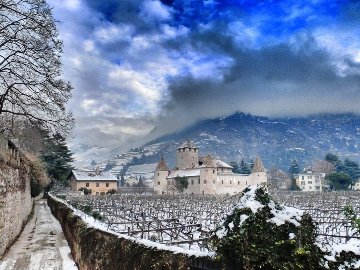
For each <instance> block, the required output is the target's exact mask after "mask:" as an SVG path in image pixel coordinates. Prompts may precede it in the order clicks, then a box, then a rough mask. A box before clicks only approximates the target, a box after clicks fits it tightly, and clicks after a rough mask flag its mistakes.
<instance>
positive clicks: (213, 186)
mask: <svg viewBox="0 0 360 270" xmlns="http://www.w3.org/2000/svg"><path fill="white" fill-rule="evenodd" d="M181 178H182V179H186V180H187V183H188V186H187V188H185V189H184V190H183V193H185V194H234V193H238V192H241V191H243V190H244V189H245V187H247V186H248V185H254V184H260V183H266V182H267V176H266V172H265V169H264V167H263V165H262V162H261V160H260V158H257V159H256V161H255V163H254V167H253V171H252V173H251V174H235V173H233V172H232V167H231V166H230V165H229V164H227V163H225V162H223V161H221V160H219V159H216V158H213V157H212V156H210V155H207V156H206V157H199V149H198V148H197V147H196V146H195V145H194V144H193V143H192V142H191V141H188V140H187V141H185V142H184V143H183V144H182V145H181V146H180V147H179V148H178V149H177V150H176V167H175V168H174V169H173V170H169V168H168V166H167V164H166V162H165V160H164V158H163V157H162V158H161V159H160V161H159V163H158V165H157V166H156V169H155V175H154V190H155V192H157V193H158V194H175V193H178V188H177V183H178V182H176V181H179V179H181Z"/></svg>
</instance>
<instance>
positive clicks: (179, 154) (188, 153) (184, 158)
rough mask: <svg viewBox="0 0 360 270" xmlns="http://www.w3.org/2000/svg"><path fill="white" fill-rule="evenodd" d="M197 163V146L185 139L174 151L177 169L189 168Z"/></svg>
mask: <svg viewBox="0 0 360 270" xmlns="http://www.w3.org/2000/svg"><path fill="white" fill-rule="evenodd" d="M198 164H199V151H198V148H197V147H196V146H195V145H194V144H193V143H192V142H191V141H189V140H186V141H185V142H184V143H183V144H182V145H181V146H180V147H179V148H178V149H177V151H176V167H177V168H178V169H191V168H194V167H196V166H198Z"/></svg>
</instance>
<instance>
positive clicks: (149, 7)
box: [141, 0, 172, 21]
mask: <svg viewBox="0 0 360 270" xmlns="http://www.w3.org/2000/svg"><path fill="white" fill-rule="evenodd" d="M141 13H142V15H143V16H144V17H145V18H146V19H150V20H153V19H155V20H160V21H165V20H169V19H171V17H172V15H171V12H170V10H169V8H167V7H166V6H164V5H163V4H161V2H160V1H158V0H145V1H144V2H143V5H142V11H141Z"/></svg>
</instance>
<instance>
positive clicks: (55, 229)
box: [0, 200, 78, 270]
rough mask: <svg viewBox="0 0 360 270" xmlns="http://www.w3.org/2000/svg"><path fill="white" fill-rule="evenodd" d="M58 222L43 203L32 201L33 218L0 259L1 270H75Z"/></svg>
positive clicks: (44, 201) (42, 201) (41, 201)
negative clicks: (33, 204) (33, 202)
mask: <svg viewBox="0 0 360 270" xmlns="http://www.w3.org/2000/svg"><path fill="white" fill-rule="evenodd" d="M76 269H78V268H77V267H76V265H75V262H74V261H73V259H72V258H71V255H70V248H69V246H68V243H67V241H66V239H65V236H64V234H63V232H62V229H61V226H60V223H59V222H58V221H57V219H56V218H55V217H54V216H53V215H52V214H51V212H50V209H49V207H48V205H47V203H46V200H38V201H35V208H34V215H33V217H32V218H31V220H30V221H29V222H28V224H27V225H26V226H25V228H24V230H23V232H22V233H21V235H20V237H19V239H18V240H17V241H16V242H15V244H14V245H13V246H12V247H11V248H10V250H9V251H8V253H7V254H6V255H5V256H4V258H3V259H2V260H0V270H76Z"/></svg>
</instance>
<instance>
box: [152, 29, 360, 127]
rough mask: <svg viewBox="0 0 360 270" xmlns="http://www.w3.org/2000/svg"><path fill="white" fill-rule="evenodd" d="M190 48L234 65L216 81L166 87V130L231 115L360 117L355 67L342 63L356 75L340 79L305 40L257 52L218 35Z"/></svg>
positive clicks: (324, 57) (328, 59)
mask: <svg viewBox="0 0 360 270" xmlns="http://www.w3.org/2000/svg"><path fill="white" fill-rule="evenodd" d="M192 42H193V43H194V44H196V46H198V47H201V46H205V44H206V48H212V49H213V50H215V51H217V52H219V51H222V52H223V53H226V54H227V55H228V56H229V57H231V58H232V59H233V64H232V65H231V67H229V68H228V69H226V70H224V74H225V75H224V78H223V79H222V80H221V81H216V80H212V79H211V78H208V79H205V80H204V79H201V80H200V79H195V78H193V77H192V76H188V77H183V78H181V79H180V80H174V81H173V82H172V83H171V84H170V86H169V90H170V93H171V100H170V102H169V103H168V104H167V105H166V108H165V109H166V112H165V113H164V115H163V118H161V123H162V125H163V126H166V127H167V128H168V129H170V130H176V129H178V128H179V127H183V126H184V125H187V124H190V123H193V122H195V121H197V120H199V119H204V118H208V117H216V116H219V115H227V114H230V113H233V112H235V111H244V112H248V113H253V114H260V115H268V116H271V115H276V116H288V115H299V114H303V115H307V114H313V113H326V112H355V113H360V108H359V106H358V104H359V101H360V75H359V63H355V62H354V61H351V60H349V59H347V60H346V61H344V63H343V64H344V66H345V67H346V68H345V69H347V70H350V69H351V70H353V71H354V70H356V71H357V73H354V72H352V73H351V74H340V73H339V70H338V68H337V67H336V66H335V65H334V63H333V59H332V58H331V56H330V55H329V54H328V53H327V52H325V51H324V50H323V49H321V48H319V47H318V45H317V44H316V43H315V41H314V39H313V38H312V37H311V36H310V35H309V36H307V37H306V38H304V37H303V38H301V39H299V40H298V41H297V44H296V46H294V45H290V44H277V45H273V46H268V47H263V48H261V49H242V48H238V47H236V45H234V43H233V41H232V39H231V38H230V37H228V36H224V35H222V34H221V32H211V33H208V34H207V35H202V36H198V37H197V39H193V40H192ZM159 132H160V133H161V132H163V130H161V131H159Z"/></svg>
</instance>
